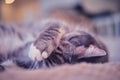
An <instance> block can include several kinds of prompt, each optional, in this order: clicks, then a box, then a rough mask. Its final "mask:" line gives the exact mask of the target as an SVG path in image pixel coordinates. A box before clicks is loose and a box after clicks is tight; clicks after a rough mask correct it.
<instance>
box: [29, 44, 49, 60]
mask: <svg viewBox="0 0 120 80" xmlns="http://www.w3.org/2000/svg"><path fill="white" fill-rule="evenodd" d="M28 56H29V58H31V59H32V60H37V61H41V60H43V59H46V58H47V57H48V53H47V52H46V51H44V52H41V51H40V50H39V49H37V48H36V46H35V45H34V44H33V43H32V44H31V45H30V49H29V52H28Z"/></svg>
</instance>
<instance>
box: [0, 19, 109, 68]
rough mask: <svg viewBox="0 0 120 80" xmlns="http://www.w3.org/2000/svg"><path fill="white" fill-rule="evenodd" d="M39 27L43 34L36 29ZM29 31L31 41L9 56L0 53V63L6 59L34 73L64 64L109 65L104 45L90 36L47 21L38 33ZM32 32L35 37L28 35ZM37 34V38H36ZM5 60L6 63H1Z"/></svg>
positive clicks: (59, 23) (60, 23)
mask: <svg viewBox="0 0 120 80" xmlns="http://www.w3.org/2000/svg"><path fill="white" fill-rule="evenodd" d="M41 26H42V27H43V31H41V30H40V28H39V27H41ZM23 29H24V28H23ZM32 30H33V29H32ZM32 30H29V29H28V31H29V36H32V38H33V39H30V38H29V40H28V39H26V40H25V43H24V45H23V46H20V47H19V48H17V49H16V50H14V51H13V52H12V53H8V54H6V55H3V53H2V54H1V56H0V60H1V62H3V61H5V60H7V59H9V60H11V61H12V62H13V63H15V64H17V65H18V66H20V67H24V68H32V69H37V68H47V67H53V66H58V65H61V64H66V63H68V64H74V63H79V62H91V63H104V62H107V61H108V51H107V49H106V47H105V46H104V44H103V43H101V42H100V41H99V40H97V39H95V38H94V37H93V36H91V35H90V34H89V33H86V32H84V31H80V30H74V28H72V27H71V26H68V25H67V24H64V23H62V22H59V21H46V22H44V23H43V24H42V25H41V24H40V25H39V26H38V30H39V31H41V32H39V33H38V32H37V31H36V30H35V29H34V30H35V31H34V30H33V31H32ZM31 31H32V32H33V33H34V34H35V35H36V37H33V35H30V34H32V33H31ZM38 34H39V36H37V35H38ZM27 37H28V36H27ZM27 37H26V38H27ZM12 40H14V39H12ZM27 40H28V41H27ZM8 42H9V41H8ZM12 43H13V44H14V43H15V42H12ZM18 45H19V44H18ZM3 46H4V45H3ZM0 47H1V45H0ZM5 56H7V57H5ZM4 57H5V59H3V58H4Z"/></svg>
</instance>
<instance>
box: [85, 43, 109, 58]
mask: <svg viewBox="0 0 120 80" xmlns="http://www.w3.org/2000/svg"><path fill="white" fill-rule="evenodd" d="M106 54H107V53H106V52H105V51H104V50H103V49H100V48H98V47H96V46H94V45H90V46H89V47H88V48H87V49H86V51H85V53H84V57H97V56H105V55H106Z"/></svg>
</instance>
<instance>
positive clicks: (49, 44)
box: [29, 22, 68, 61]
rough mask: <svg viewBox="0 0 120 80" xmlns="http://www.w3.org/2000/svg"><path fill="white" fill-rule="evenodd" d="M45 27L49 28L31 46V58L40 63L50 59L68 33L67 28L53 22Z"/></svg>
mask: <svg viewBox="0 0 120 80" xmlns="http://www.w3.org/2000/svg"><path fill="white" fill-rule="evenodd" d="M44 27H47V28H46V30H45V31H43V32H41V33H40V35H39V37H38V39H37V40H36V41H35V42H34V43H33V44H31V46H30V50H29V57H30V58H31V59H33V60H38V61H40V60H43V59H46V58H48V56H49V55H50V54H51V53H52V51H53V50H55V49H56V48H57V47H58V45H59V43H60V40H61V38H62V36H63V35H64V34H65V33H66V32H67V31H68V30H67V29H66V26H65V25H63V24H60V23H54V22H51V23H47V24H45V25H44Z"/></svg>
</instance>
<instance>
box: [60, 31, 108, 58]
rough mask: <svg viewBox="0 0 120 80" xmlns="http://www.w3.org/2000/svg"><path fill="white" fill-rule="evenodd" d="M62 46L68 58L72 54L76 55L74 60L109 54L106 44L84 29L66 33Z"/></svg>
mask: <svg viewBox="0 0 120 80" xmlns="http://www.w3.org/2000/svg"><path fill="white" fill-rule="evenodd" d="M60 48H61V49H62V53H63V55H65V56H66V57H67V58H68V57H70V56H72V57H74V58H73V60H74V59H75V60H80V59H83V58H86V59H87V58H94V57H98V58H99V57H104V56H107V55H108V54H107V50H106V48H105V46H104V44H102V43H100V42H99V41H97V40H96V39H95V38H94V37H93V36H91V35H90V34H88V33H86V32H84V31H78V32H71V33H68V34H66V35H65V36H64V37H63V38H62V40H61V45H60ZM96 60H97V59H96Z"/></svg>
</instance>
